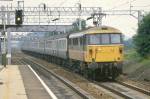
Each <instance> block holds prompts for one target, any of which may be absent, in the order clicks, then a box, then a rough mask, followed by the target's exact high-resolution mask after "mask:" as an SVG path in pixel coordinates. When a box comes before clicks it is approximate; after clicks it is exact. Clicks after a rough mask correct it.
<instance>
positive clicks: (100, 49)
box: [85, 44, 123, 62]
mask: <svg viewBox="0 0 150 99" xmlns="http://www.w3.org/2000/svg"><path fill="white" fill-rule="evenodd" d="M85 61H86V62H92V61H95V62H122V61H123V45H122V44H116V45H88V46H87V50H86V52H85Z"/></svg>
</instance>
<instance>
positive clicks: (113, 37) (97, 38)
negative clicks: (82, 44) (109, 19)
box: [87, 33, 122, 45]
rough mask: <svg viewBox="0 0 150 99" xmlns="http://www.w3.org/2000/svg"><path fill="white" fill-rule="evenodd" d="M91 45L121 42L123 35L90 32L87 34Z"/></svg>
mask: <svg viewBox="0 0 150 99" xmlns="http://www.w3.org/2000/svg"><path fill="white" fill-rule="evenodd" d="M87 41H88V44H89V45H92V44H93V45H101V44H102V45H105V44H121V43H122V37H121V34H119V33H117V34H116V33H112V34H110V33H109V34H90V35H87Z"/></svg>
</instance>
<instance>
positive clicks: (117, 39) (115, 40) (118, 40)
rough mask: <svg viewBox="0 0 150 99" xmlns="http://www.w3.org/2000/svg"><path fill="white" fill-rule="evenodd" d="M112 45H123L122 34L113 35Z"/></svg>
mask: <svg viewBox="0 0 150 99" xmlns="http://www.w3.org/2000/svg"><path fill="white" fill-rule="evenodd" d="M110 36H111V43H112V44H119V43H121V34H111V35H110Z"/></svg>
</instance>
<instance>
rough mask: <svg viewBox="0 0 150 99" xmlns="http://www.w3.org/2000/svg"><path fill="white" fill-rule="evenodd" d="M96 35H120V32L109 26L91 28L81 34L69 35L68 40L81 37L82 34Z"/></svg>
mask: <svg viewBox="0 0 150 99" xmlns="http://www.w3.org/2000/svg"><path fill="white" fill-rule="evenodd" d="M97 33H121V31H120V30H118V29H116V28H113V27H109V26H101V27H93V28H89V29H87V30H84V31H81V32H77V33H72V34H70V36H69V38H75V37H81V36H83V35H84V34H97Z"/></svg>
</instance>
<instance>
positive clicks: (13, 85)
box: [0, 65, 27, 99]
mask: <svg viewBox="0 0 150 99" xmlns="http://www.w3.org/2000/svg"><path fill="white" fill-rule="evenodd" d="M0 99H27V96H26V92H25V88H24V84H23V81H22V77H21V75H20V71H19V68H18V66H17V65H13V66H11V65H9V66H7V67H6V68H4V69H2V70H1V71H0Z"/></svg>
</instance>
